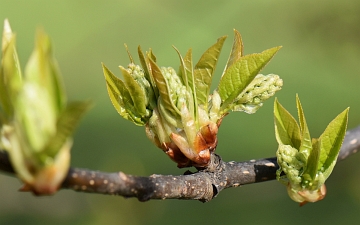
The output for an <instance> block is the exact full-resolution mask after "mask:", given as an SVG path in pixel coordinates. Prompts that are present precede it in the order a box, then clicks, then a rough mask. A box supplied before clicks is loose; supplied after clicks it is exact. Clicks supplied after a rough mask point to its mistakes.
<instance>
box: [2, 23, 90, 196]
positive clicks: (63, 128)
mask: <svg viewBox="0 0 360 225" xmlns="http://www.w3.org/2000/svg"><path fill="white" fill-rule="evenodd" d="M4 30H5V31H4V35H3V46H2V50H3V52H2V53H3V58H2V60H1V67H0V71H1V74H0V75H1V76H0V80H1V82H0V83H1V84H2V85H4V84H5V85H6V86H7V88H5V89H1V92H2V94H3V97H4V98H2V99H1V116H2V117H4V118H5V120H4V121H3V122H4V123H3V124H1V126H2V127H1V140H0V141H1V143H0V144H1V146H3V147H4V148H5V149H6V150H7V151H8V153H9V156H10V160H11V163H12V166H13V167H14V170H15V172H16V174H17V176H18V177H19V178H20V179H21V180H22V181H23V182H24V184H25V185H24V187H23V188H22V190H23V191H33V193H35V194H53V193H55V192H56V191H57V189H58V188H59V186H60V185H61V183H62V181H63V179H64V178H65V176H66V174H67V172H68V169H69V164H70V149H71V146H72V138H71V135H72V133H73V131H74V129H75V127H76V125H77V123H78V121H79V119H80V117H81V116H82V115H83V114H84V112H85V111H86V110H87V108H88V106H89V103H88V102H76V103H70V104H66V96H65V90H64V88H63V85H62V82H61V79H60V72H59V70H58V67H57V63H56V60H55V59H54V57H53V55H52V51H51V45H50V39H49V37H48V36H47V35H46V34H45V33H44V32H43V31H42V30H39V31H38V33H37V36H36V45H35V49H34V51H33V53H32V55H31V57H30V59H29V62H28V64H27V66H26V69H25V76H24V77H21V71H20V66H19V63H18V60H17V58H14V56H17V54H16V50H15V44H14V42H12V39H11V40H10V42H7V41H4V39H6V38H9V37H11V33H9V32H11V29H10V26H9V25H8V22H7V21H5V28H4ZM9 43H10V44H9ZM10 50H11V51H10ZM9 51H10V53H11V55H10V56H11V57H13V60H8V59H9V58H8V57H9V56H8V54H9ZM11 68H16V70H14V69H11ZM19 76H20V77H19ZM2 88H3V86H2ZM4 99H5V101H4ZM6 99H7V100H9V101H8V102H7V100H6ZM8 109H10V110H8ZM9 112H11V113H9Z"/></svg>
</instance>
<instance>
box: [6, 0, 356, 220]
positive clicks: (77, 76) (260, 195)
mask: <svg viewBox="0 0 360 225" xmlns="http://www.w3.org/2000/svg"><path fill="white" fill-rule="evenodd" d="M5 18H9V20H10V23H11V25H12V28H13V30H14V31H15V32H16V33H17V46H18V52H19V56H20V61H21V63H22V66H23V67H24V66H25V64H26V61H27V59H28V57H29V55H30V53H31V51H32V48H33V42H34V33H35V30H36V28H37V27H39V26H41V27H43V28H44V29H45V31H46V32H47V33H48V34H50V36H51V38H52V41H53V45H54V50H55V54H56V57H57V59H58V61H59V64H60V68H61V71H62V74H63V77H64V81H65V84H66V89H67V93H68V95H69V98H70V99H71V100H82V99H91V100H93V102H94V103H95V106H94V107H93V109H92V110H91V111H90V112H89V113H88V114H87V116H86V117H85V119H84V120H83V121H82V123H81V125H80V127H79V128H78V130H77V132H76V134H75V145H74V148H73V149H72V166H76V167H84V168H91V169H94V170H103V171H109V172H114V171H123V172H125V173H129V174H134V175H142V176H148V175H151V174H153V173H156V174H182V173H183V172H184V170H180V169H177V168H176V164H175V163H173V162H172V161H170V160H169V159H168V158H167V156H166V155H165V154H163V153H162V151H161V150H159V149H157V148H156V147H154V146H153V145H152V144H151V143H150V141H149V140H147V138H146V136H145V133H144V128H143V127H136V126H135V125H133V124H132V123H130V122H128V121H126V120H124V119H122V118H121V117H120V116H119V115H118V114H117V113H116V111H115V110H114V108H113V106H112V105H111V103H110V100H109V98H108V96H107V91H106V88H105V82H104V78H103V74H102V69H101V64H100V63H101V62H104V63H105V64H106V65H107V66H108V67H109V68H110V69H111V70H112V71H113V72H115V73H116V74H117V75H119V76H120V71H119V70H118V69H117V66H118V65H120V64H121V65H124V66H126V65H127V64H128V63H129V60H128V58H127V54H126V51H125V49H124V47H123V44H124V43H127V45H128V46H129V48H130V51H131V52H132V53H133V55H134V56H136V48H137V46H138V45H139V44H141V46H142V48H143V50H146V49H148V48H149V47H152V48H153V50H154V52H155V54H156V56H157V58H158V62H159V64H160V65H164V66H173V67H175V68H177V66H178V65H179V62H178V57H177V55H176V53H175V51H174V50H173V49H172V47H171V46H172V45H175V46H176V47H177V48H178V49H179V50H180V51H181V52H182V53H183V54H184V53H185V52H186V50H187V49H188V48H190V47H192V48H193V52H194V59H198V58H199V57H200V56H201V54H202V52H203V51H205V50H206V49H207V47H209V46H210V45H212V44H213V43H215V41H216V39H217V38H218V37H220V36H222V35H226V34H227V35H229V38H228V40H227V42H226V43H225V46H224V48H223V51H222V56H221V60H220V62H219V66H218V69H217V71H216V73H217V76H216V77H215V79H214V83H216V82H217V81H218V80H219V78H220V77H219V76H220V73H221V72H222V69H223V66H224V64H225V62H226V60H227V57H228V53H229V52H230V48H231V44H232V38H233V28H236V29H237V30H239V31H240V32H241V34H242V36H243V41H244V43H245V53H246V54H248V53H253V52H261V51H263V50H265V49H268V48H270V47H274V46H278V45H282V46H283V48H282V49H281V50H280V52H279V53H278V54H277V55H276V56H275V58H274V59H273V60H272V61H271V63H270V64H269V65H268V66H267V67H266V68H265V70H264V71H263V73H276V74H279V75H280V76H281V77H282V78H283V80H284V88H283V90H282V91H280V92H279V93H277V95H276V96H277V97H278V98H279V101H280V102H281V103H282V104H283V105H284V106H285V107H286V108H288V109H289V110H290V112H292V113H293V114H295V113H296V107H295V94H296V93H298V94H299V95H300V98H301V100H302V104H303V107H304V110H305V113H306V115H307V120H308V121H307V122H308V124H309V128H310V131H311V134H312V136H313V137H318V136H319V135H320V134H321V132H322V131H323V130H324V129H325V127H326V125H327V123H328V122H330V121H331V120H332V119H333V118H334V117H335V116H336V115H337V114H338V113H340V112H341V111H342V110H344V109H345V108H346V107H348V106H350V107H351V110H350V119H349V128H353V127H355V126H357V125H358V124H360V116H359V115H360V104H359V99H360V98H359V89H360V69H359V66H360V2H359V1H356V0H354V1H348V0H342V1H323V0H318V1H310V0H302V1H285V0H284V1H280V0H273V1H265V0H264V1H238V0H232V1H212V0H208V1H175V0H153V1H139V0H132V1H84V0H82V1H72V0H63V1H46V0H42V1H40V0H33V1H19V0H8V1H7V0H0V20H3V19H5ZM273 100H274V99H273V98H272V99H271V100H269V101H268V102H267V104H265V105H264V107H263V108H261V109H260V110H259V111H258V112H257V113H256V114H254V115H246V114H244V113H233V114H231V115H229V116H227V117H226V119H225V120H224V122H223V124H222V126H221V129H220V134H219V145H218V148H217V153H218V154H220V155H221V156H222V157H223V159H224V160H226V161H231V160H235V161H244V160H250V159H254V158H264V157H271V156H274V155H275V151H276V147H277V146H276V141H275V138H274V131H273V129H274V128H273V115H272V110H273V104H272V102H273ZM359 162H360V154H357V155H353V156H351V157H350V158H349V159H346V160H345V161H343V162H340V163H338V164H337V166H336V167H335V170H334V172H333V174H332V176H331V177H330V178H329V180H328V182H327V188H328V195H327V197H326V198H325V199H324V200H323V201H320V202H318V203H315V204H307V205H305V206H304V207H301V208H300V207H299V206H298V204H296V203H294V202H292V201H291V200H290V199H289V197H288V196H287V193H286V191H285V187H284V186H282V185H281V184H280V183H278V182H276V181H270V182H265V183H260V184H253V185H245V186H241V187H238V188H231V189H228V190H225V191H223V192H221V193H220V195H219V196H218V197H217V198H215V199H214V200H212V201H211V202H209V203H205V204H203V203H201V202H198V201H179V200H166V201H149V202H145V203H141V202H139V201H137V200H136V199H134V198H132V199H124V198H122V197H119V196H117V197H114V196H103V195H96V194H84V193H75V192H73V191H70V190H61V191H60V192H58V193H57V194H56V195H55V196H52V197H34V196H32V195H31V194H28V193H20V192H18V191H17V190H18V188H19V187H20V182H19V181H18V180H17V179H15V178H13V177H9V176H7V175H5V174H0V224H69V225H71V224H74V225H75V224H135V225H136V224H173V225H175V224H240V223H241V224H265V223H266V224H340V223H341V224H354V223H357V221H359V220H360V213H359V212H360V180H359V179H360V168H359V166H358V165H359Z"/></svg>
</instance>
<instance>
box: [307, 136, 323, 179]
mask: <svg viewBox="0 0 360 225" xmlns="http://www.w3.org/2000/svg"><path fill="white" fill-rule="evenodd" d="M320 153H321V149H320V142H319V141H318V139H314V143H313V144H312V149H311V152H310V155H309V157H308V159H307V162H306V168H305V171H304V177H307V176H306V174H308V175H309V176H310V178H311V180H315V178H316V174H317V172H318V166H319V159H320Z"/></svg>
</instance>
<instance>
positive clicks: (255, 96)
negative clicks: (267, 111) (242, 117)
mask: <svg viewBox="0 0 360 225" xmlns="http://www.w3.org/2000/svg"><path fill="white" fill-rule="evenodd" d="M282 85H283V81H282V79H280V77H279V76H278V75H275V74H268V75H262V74H258V75H257V76H256V77H255V79H254V80H253V81H251V83H250V84H249V85H248V86H247V87H246V88H245V90H244V91H243V92H242V93H241V94H240V95H239V96H238V97H237V98H236V100H235V102H234V103H233V105H234V106H233V108H232V110H234V111H244V112H246V113H248V114H253V113H255V112H256V111H257V110H258V109H259V108H260V107H261V106H262V105H263V102H264V101H265V100H267V99H269V98H270V97H272V96H273V95H274V94H275V92H276V91H279V90H281V87H282Z"/></svg>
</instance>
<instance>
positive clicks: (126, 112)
mask: <svg viewBox="0 0 360 225" xmlns="http://www.w3.org/2000/svg"><path fill="white" fill-rule="evenodd" d="M102 67H103V72H104V76H105V80H106V87H107V90H108V94H109V97H110V100H111V103H112V104H113V106H114V108H115V109H116V111H117V112H118V113H119V114H120V115H121V116H122V117H123V118H124V119H127V120H130V121H131V122H133V123H135V124H136V125H138V126H143V125H144V124H145V123H144V122H143V121H142V120H141V118H139V117H138V116H136V115H135V114H134V112H135V107H134V103H133V101H132V99H131V96H130V94H129V91H128V89H127V87H126V85H125V84H124V82H123V81H122V80H120V79H119V78H117V77H116V76H115V75H114V74H113V73H112V72H111V71H110V70H109V69H108V68H107V67H106V66H105V65H104V64H102Z"/></svg>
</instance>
